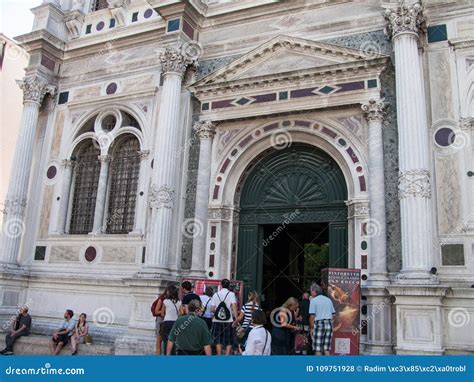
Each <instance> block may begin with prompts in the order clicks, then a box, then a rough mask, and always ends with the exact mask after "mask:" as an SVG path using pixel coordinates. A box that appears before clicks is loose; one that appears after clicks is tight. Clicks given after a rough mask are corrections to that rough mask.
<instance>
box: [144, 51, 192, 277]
mask: <svg viewBox="0 0 474 382" xmlns="http://www.w3.org/2000/svg"><path fill="white" fill-rule="evenodd" d="M159 60H160V63H161V68H162V76H163V86H162V89H161V102H160V106H159V108H158V109H159V117H158V126H157V129H158V131H157V134H156V139H157V140H156V144H155V147H156V156H155V158H154V163H155V168H154V173H153V176H152V179H153V180H152V182H153V184H152V186H151V189H150V196H149V201H150V207H151V208H152V215H151V222H152V223H151V224H152V227H151V235H150V242H149V249H150V251H149V252H148V253H149V256H147V260H148V261H147V264H146V266H147V268H154V269H156V270H158V271H160V272H163V271H164V272H167V271H168V258H169V256H170V255H175V253H174V252H175V250H174V243H172V242H171V236H172V232H173V230H175V229H177V227H175V226H174V225H173V210H174V199H175V195H176V190H175V187H176V184H177V179H178V177H179V176H180V168H179V167H178V165H177V163H178V162H177V161H176V153H177V152H179V149H180V148H179V135H180V134H179V116H180V97H181V84H182V81H183V75H184V73H185V71H186V68H187V66H188V65H189V64H191V63H192V61H191V60H190V59H188V58H187V56H186V55H185V54H184V53H183V52H182V51H181V50H180V49H179V48H177V47H167V48H165V50H164V51H162V52H161V53H160V55H159Z"/></svg>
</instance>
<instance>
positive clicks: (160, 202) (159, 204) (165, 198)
mask: <svg viewBox="0 0 474 382" xmlns="http://www.w3.org/2000/svg"><path fill="white" fill-rule="evenodd" d="M174 198H175V192H174V190H173V189H172V188H170V187H169V186H167V185H163V186H161V187H158V186H157V185H155V184H153V185H151V186H150V194H149V205H150V207H151V208H157V209H159V208H173V202H174Z"/></svg>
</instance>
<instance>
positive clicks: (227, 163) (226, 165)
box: [221, 158, 230, 174]
mask: <svg viewBox="0 0 474 382" xmlns="http://www.w3.org/2000/svg"><path fill="white" fill-rule="evenodd" d="M229 164H230V159H229V158H227V159H226V160H225V162H224V164H223V165H222V167H221V173H222V174H223V173H224V172H225V170H227V167H229Z"/></svg>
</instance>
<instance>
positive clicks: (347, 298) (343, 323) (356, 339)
mask: <svg viewBox="0 0 474 382" xmlns="http://www.w3.org/2000/svg"><path fill="white" fill-rule="evenodd" d="M321 275H322V287H323V290H324V292H325V293H326V295H327V296H328V297H329V298H330V299H331V300H332V302H333V304H334V309H335V310H336V314H335V316H334V320H333V331H334V332H333V337H332V346H331V354H334V355H358V354H359V344H360V334H359V330H358V329H359V327H360V326H359V325H360V269H347V268H325V269H323V270H321Z"/></svg>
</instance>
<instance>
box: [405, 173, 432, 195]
mask: <svg viewBox="0 0 474 382" xmlns="http://www.w3.org/2000/svg"><path fill="white" fill-rule="evenodd" d="M410 196H411V197H418V198H431V184H430V174H429V171H427V170H409V171H405V172H401V173H400V176H399V178H398V197H399V199H403V198H408V197H410Z"/></svg>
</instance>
